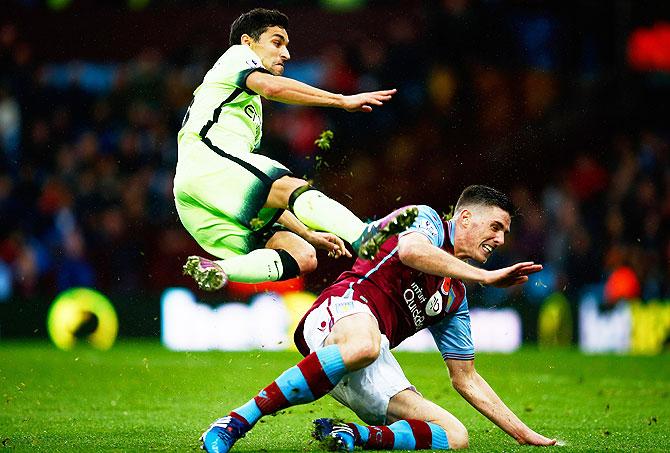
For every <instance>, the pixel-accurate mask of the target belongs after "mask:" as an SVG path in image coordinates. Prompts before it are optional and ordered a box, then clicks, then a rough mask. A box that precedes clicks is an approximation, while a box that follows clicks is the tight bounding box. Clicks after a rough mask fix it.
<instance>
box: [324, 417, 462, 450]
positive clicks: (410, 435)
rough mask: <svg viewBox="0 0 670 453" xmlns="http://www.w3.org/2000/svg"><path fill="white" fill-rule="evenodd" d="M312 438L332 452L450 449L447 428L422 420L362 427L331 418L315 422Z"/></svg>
mask: <svg viewBox="0 0 670 453" xmlns="http://www.w3.org/2000/svg"><path fill="white" fill-rule="evenodd" d="M312 435H313V436H314V437H315V438H316V439H317V440H319V441H321V442H322V445H323V446H324V447H325V448H326V449H328V450H330V451H353V450H354V447H355V446H360V447H363V449H366V450H428V449H432V450H448V449H449V441H448V439H447V433H446V432H445V431H444V429H443V428H442V427H441V426H439V425H436V424H434V423H430V422H424V421H421V420H399V421H397V422H395V423H392V424H390V425H388V426H363V425H359V424H357V423H344V422H340V421H336V420H333V419H331V418H319V419H317V420H314V432H313V433H312Z"/></svg>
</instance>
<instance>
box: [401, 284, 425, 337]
mask: <svg viewBox="0 0 670 453" xmlns="http://www.w3.org/2000/svg"><path fill="white" fill-rule="evenodd" d="M402 297H403V299H404V300H405V304H407V308H408V309H409V312H410V313H411V315H412V319H413V320H414V326H415V327H416V329H417V330H419V329H421V328H423V322H424V321H425V320H426V317H425V316H424V315H423V310H422V309H421V308H420V307H419V306H418V305H417V303H419V304H421V305H423V304H425V303H426V296H424V295H423V291H422V290H421V288H419V285H417V284H416V283H414V282H412V284H411V285H410V288H407V289H406V290H405V291H404V292H403V293H402Z"/></svg>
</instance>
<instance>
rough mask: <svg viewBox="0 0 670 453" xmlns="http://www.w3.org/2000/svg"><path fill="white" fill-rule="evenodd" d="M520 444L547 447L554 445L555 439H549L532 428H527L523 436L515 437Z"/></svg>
mask: <svg viewBox="0 0 670 453" xmlns="http://www.w3.org/2000/svg"><path fill="white" fill-rule="evenodd" d="M517 440H518V442H519V443H520V444H521V445H535V446H537V447H549V446H551V445H556V439H549V438H548V437H544V436H543V435H542V434H538V433H536V432H535V431H533V430H532V429H530V430H529V432H528V433H526V434H525V435H524V436H523V437H521V438H519V439H517Z"/></svg>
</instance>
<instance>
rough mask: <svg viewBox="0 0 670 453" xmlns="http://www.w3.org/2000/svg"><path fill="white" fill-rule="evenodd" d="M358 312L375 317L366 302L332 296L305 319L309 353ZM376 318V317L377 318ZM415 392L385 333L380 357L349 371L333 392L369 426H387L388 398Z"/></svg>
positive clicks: (305, 336)
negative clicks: (394, 355) (335, 327)
mask: <svg viewBox="0 0 670 453" xmlns="http://www.w3.org/2000/svg"><path fill="white" fill-rule="evenodd" d="M356 313H367V314H369V315H370V316H372V317H374V315H373V314H372V312H371V311H370V309H369V308H368V306H367V305H365V304H364V303H362V302H359V301H357V300H353V299H350V298H344V297H330V298H328V299H326V300H324V301H323V303H322V304H321V305H319V307H318V308H316V309H314V310H313V311H312V312H311V313H310V314H309V315H308V316H307V318H306V319H305V327H304V331H303V335H304V338H305V342H306V343H307V346H308V347H309V349H310V352H314V351H318V350H319V349H321V348H323V347H324V343H325V341H326V338H327V337H328V335H329V334H330V331H331V329H332V328H333V325H334V324H335V323H336V322H337V321H338V320H340V319H342V318H344V317H346V316H350V315H353V314H356ZM375 319H376V318H375ZM407 389H409V390H413V391H416V389H415V388H414V386H412V384H410V382H409V381H408V380H407V377H405V373H403V371H402V369H401V368H400V364H399V363H398V361H397V360H396V359H395V357H393V354H392V353H391V349H390V348H389V341H388V338H386V335H382V339H381V348H380V353H379V357H377V360H375V361H374V362H372V363H371V364H370V365H368V366H367V367H365V368H362V369H360V370H358V371H354V372H352V373H347V374H346V375H345V376H344V377H343V378H342V380H341V381H340V383H339V384H337V386H336V387H335V388H334V389H333V390H332V391H331V392H330V395H331V396H332V397H333V398H335V399H336V400H337V401H339V402H340V403H342V404H344V405H345V406H347V407H349V408H350V409H351V410H353V411H354V412H355V413H356V415H358V417H359V418H360V419H361V420H363V421H364V422H365V423H367V424H370V425H385V424H386V414H387V410H388V405H389V401H390V400H391V398H392V397H393V396H395V395H396V394H398V393H400V392H401V391H403V390H407Z"/></svg>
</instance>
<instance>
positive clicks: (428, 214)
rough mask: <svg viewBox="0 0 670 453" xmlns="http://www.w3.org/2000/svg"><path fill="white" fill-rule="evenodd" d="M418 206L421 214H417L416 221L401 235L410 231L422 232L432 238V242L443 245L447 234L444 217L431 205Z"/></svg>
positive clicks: (438, 245)
mask: <svg viewBox="0 0 670 453" xmlns="http://www.w3.org/2000/svg"><path fill="white" fill-rule="evenodd" d="M417 208H419V215H417V217H416V219H415V220H414V223H413V224H412V225H411V226H410V227H409V228H407V230H406V231H405V232H404V233H402V234H400V236H402V235H403V234H407V233H409V232H417V233H421V234H423V235H424V236H426V237H427V238H428V239H429V240H430V242H431V244H433V245H434V246H437V247H442V244H444V235H445V232H444V224H443V223H442V219H440V216H439V215H438V213H437V212H436V211H435V210H434V209H433V208H431V207H430V206H426V205H418V206H417Z"/></svg>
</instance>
